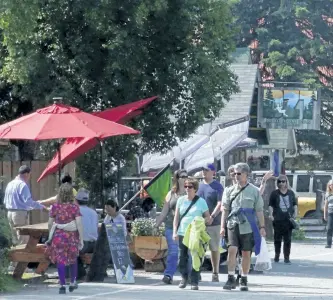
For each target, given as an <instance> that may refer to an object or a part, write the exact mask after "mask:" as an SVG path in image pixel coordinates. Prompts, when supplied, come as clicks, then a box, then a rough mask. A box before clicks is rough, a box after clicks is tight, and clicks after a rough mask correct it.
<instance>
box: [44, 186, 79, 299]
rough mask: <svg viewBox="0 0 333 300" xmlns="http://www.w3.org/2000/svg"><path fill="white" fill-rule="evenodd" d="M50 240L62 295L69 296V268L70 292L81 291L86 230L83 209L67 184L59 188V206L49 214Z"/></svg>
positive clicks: (57, 204)
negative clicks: (78, 280)
mask: <svg viewBox="0 0 333 300" xmlns="http://www.w3.org/2000/svg"><path fill="white" fill-rule="evenodd" d="M48 225H49V232H50V234H49V240H48V241H47V242H46V244H47V251H46V253H47V255H48V256H49V258H50V260H51V261H52V263H54V264H57V268H58V274H59V281H60V289H59V294H66V288H65V284H66V279H65V270H66V266H70V273H71V281H70V286H69V291H70V292H73V291H74V290H75V289H77V288H78V285H77V283H76V277H77V258H78V256H79V250H80V249H82V248H83V227H82V222H81V214H80V208H79V206H78V205H76V204H75V203H74V195H73V187H72V186H71V184H69V183H64V184H62V185H61V186H60V188H59V193H58V195H57V203H55V204H53V205H52V207H51V210H50V214H49V222H48Z"/></svg>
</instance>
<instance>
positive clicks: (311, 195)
mask: <svg viewBox="0 0 333 300" xmlns="http://www.w3.org/2000/svg"><path fill="white" fill-rule="evenodd" d="M265 173H266V171H253V172H252V175H253V179H254V180H256V179H258V177H262V176H263V175H264V174H265ZM286 175H287V177H288V180H289V184H290V187H291V188H292V190H293V191H294V192H295V193H296V195H297V196H298V216H299V217H301V218H311V217H314V215H315V212H316V193H317V192H321V197H322V199H321V210H322V211H323V209H324V194H325V191H326V185H327V183H328V181H329V180H331V179H333V171H286Z"/></svg>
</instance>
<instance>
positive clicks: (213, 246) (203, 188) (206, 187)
mask: <svg viewBox="0 0 333 300" xmlns="http://www.w3.org/2000/svg"><path fill="white" fill-rule="evenodd" d="M215 171H216V170H215V166H214V164H207V165H205V166H203V168H202V176H203V178H204V181H203V182H202V183H200V185H199V189H198V192H197V195H198V196H200V197H202V198H203V199H205V200H206V202H207V205H208V208H209V213H210V223H209V225H207V232H208V234H209V236H210V238H211V239H210V241H209V249H210V251H211V262H212V267H213V275H212V281H213V282H218V281H219V266H220V241H221V236H220V229H221V200H222V194H223V187H222V185H221V184H220V183H219V182H218V181H216V180H214V174H215Z"/></svg>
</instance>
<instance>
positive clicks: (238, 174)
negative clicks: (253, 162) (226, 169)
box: [234, 173, 242, 176]
mask: <svg viewBox="0 0 333 300" xmlns="http://www.w3.org/2000/svg"><path fill="white" fill-rule="evenodd" d="M234 174H235V175H237V176H241V175H242V173H234Z"/></svg>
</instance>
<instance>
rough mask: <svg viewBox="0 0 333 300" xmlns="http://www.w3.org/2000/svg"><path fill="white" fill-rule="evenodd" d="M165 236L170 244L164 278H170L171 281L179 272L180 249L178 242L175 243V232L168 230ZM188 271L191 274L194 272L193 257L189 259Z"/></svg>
mask: <svg viewBox="0 0 333 300" xmlns="http://www.w3.org/2000/svg"><path fill="white" fill-rule="evenodd" d="M164 236H165V238H166V240H167V244H168V256H167V261H166V268H165V270H164V276H169V277H170V278H171V279H172V278H173V275H175V273H176V271H177V266H178V255H179V248H178V241H174V240H173V238H172V236H173V230H172V229H169V228H166V229H165V233H164ZM188 270H189V274H190V273H191V270H192V257H191V255H189V259H188Z"/></svg>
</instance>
